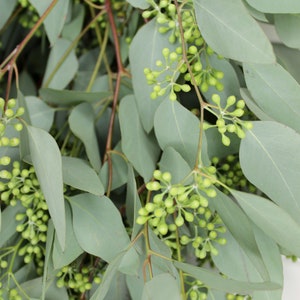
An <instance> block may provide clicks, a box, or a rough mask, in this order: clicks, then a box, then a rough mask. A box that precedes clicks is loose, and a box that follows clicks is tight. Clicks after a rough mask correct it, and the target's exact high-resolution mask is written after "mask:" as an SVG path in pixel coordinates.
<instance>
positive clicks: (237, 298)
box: [226, 293, 252, 300]
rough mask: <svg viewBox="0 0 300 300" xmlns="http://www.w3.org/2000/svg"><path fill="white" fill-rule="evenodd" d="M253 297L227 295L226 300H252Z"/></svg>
mask: <svg viewBox="0 0 300 300" xmlns="http://www.w3.org/2000/svg"><path fill="white" fill-rule="evenodd" d="M251 299H252V297H251V296H249V295H240V294H230V293H228V294H226V300H251Z"/></svg>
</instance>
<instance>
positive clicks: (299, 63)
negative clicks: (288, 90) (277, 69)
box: [273, 44, 300, 83]
mask: <svg viewBox="0 0 300 300" xmlns="http://www.w3.org/2000/svg"><path fill="white" fill-rule="evenodd" d="M273 47H274V51H275V53H276V56H277V60H278V62H279V63H280V64H281V65H282V66H283V67H284V68H285V69H286V70H287V71H288V72H289V73H290V74H291V75H292V76H293V77H294V78H295V79H296V80H297V82H298V83H300V51H299V50H298V49H291V48H288V47H286V46H284V45H282V44H276V45H274V46H273Z"/></svg>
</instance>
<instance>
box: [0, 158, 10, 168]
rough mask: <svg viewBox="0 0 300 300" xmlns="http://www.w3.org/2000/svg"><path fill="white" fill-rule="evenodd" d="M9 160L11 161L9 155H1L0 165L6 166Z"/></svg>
mask: <svg viewBox="0 0 300 300" xmlns="http://www.w3.org/2000/svg"><path fill="white" fill-rule="evenodd" d="M10 161H11V159H10V157H9V156H2V157H1V158H0V165H2V166H8V165H9V164H10Z"/></svg>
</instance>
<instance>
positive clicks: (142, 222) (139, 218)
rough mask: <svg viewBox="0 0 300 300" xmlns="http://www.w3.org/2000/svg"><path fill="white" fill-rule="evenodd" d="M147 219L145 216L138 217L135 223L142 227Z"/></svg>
mask: <svg viewBox="0 0 300 300" xmlns="http://www.w3.org/2000/svg"><path fill="white" fill-rule="evenodd" d="M147 220H148V218H147V217H145V216H138V217H137V219H136V223H137V224H139V225H144V224H145V223H146V222H147Z"/></svg>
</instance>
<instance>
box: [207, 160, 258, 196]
mask: <svg viewBox="0 0 300 300" xmlns="http://www.w3.org/2000/svg"><path fill="white" fill-rule="evenodd" d="M212 163H213V165H214V166H215V167H216V169H217V174H218V179H219V180H220V182H221V183H223V184H225V185H226V186H227V187H229V188H232V189H235V190H242V191H246V192H249V193H256V192H257V188H256V187H255V186H254V185H253V184H251V182H249V181H248V180H247V178H246V177H245V175H244V173H243V171H242V169H241V165H240V162H239V157H238V155H237V154H231V155H227V156H226V157H225V158H224V159H219V158H218V157H213V158H212ZM216 186H218V188H220V189H222V186H221V185H218V184H216ZM222 190H223V192H224V193H225V194H228V193H229V191H228V190H227V189H222Z"/></svg>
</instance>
